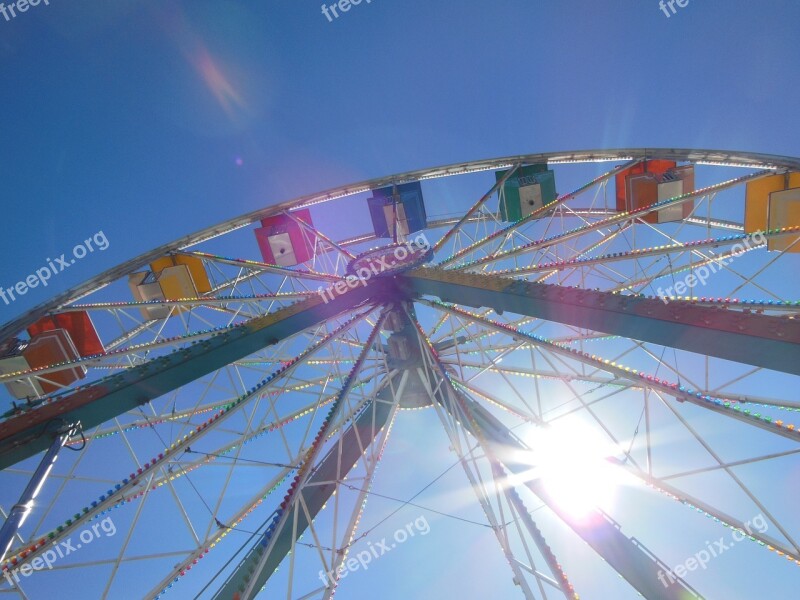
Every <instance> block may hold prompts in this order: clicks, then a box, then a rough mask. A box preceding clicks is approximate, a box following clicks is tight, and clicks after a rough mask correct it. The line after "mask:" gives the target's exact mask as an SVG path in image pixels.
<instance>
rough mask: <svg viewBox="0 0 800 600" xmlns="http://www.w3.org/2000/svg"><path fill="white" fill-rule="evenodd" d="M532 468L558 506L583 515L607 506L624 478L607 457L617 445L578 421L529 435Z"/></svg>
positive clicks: (532, 477) (570, 512) (575, 514)
mask: <svg viewBox="0 0 800 600" xmlns="http://www.w3.org/2000/svg"><path fill="white" fill-rule="evenodd" d="M528 444H529V446H530V448H531V455H530V461H531V463H532V464H533V469H532V471H531V472H530V473H529V474H528V476H527V477H526V478H527V479H539V480H541V482H542V483H543V484H544V487H545V489H546V490H547V492H548V493H549V494H550V495H551V496H552V498H553V499H554V501H555V502H556V504H557V506H558V508H560V509H562V510H564V511H566V512H567V513H568V514H569V515H570V516H571V517H573V518H576V519H582V518H585V517H587V516H588V515H589V514H590V513H591V511H592V509H594V508H606V509H607V508H609V507H610V506H611V505H612V504H613V502H614V500H615V498H616V495H617V493H618V491H619V488H620V486H622V485H623V484H624V483H625V482H626V480H627V478H626V477H625V476H624V473H623V472H622V471H621V469H619V468H617V467H614V465H612V464H610V463H609V462H608V461H607V460H606V458H607V457H609V456H615V455H616V454H617V450H616V448H615V447H614V446H613V445H612V444H611V443H610V442H608V441H607V439H605V438H603V437H602V436H601V435H600V434H599V433H598V432H597V431H596V430H595V429H593V428H591V427H589V426H587V425H585V424H584V423H582V422H581V421H578V420H573V421H572V422H571V423H569V424H566V423H563V424H562V423H559V424H557V425H554V426H551V427H548V428H538V429H536V430H535V431H534V432H533V433H532V435H531V436H530V437H529V439H528Z"/></svg>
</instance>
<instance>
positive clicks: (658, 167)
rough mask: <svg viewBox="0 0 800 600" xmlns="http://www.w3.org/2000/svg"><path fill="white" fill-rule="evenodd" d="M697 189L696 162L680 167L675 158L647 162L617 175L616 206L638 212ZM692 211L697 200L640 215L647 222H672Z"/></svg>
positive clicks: (619, 209) (619, 208) (621, 209)
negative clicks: (695, 178)
mask: <svg viewBox="0 0 800 600" xmlns="http://www.w3.org/2000/svg"><path fill="white" fill-rule="evenodd" d="M694 191H695V187H694V165H684V166H680V167H679V166H678V165H677V163H676V162H675V161H671V160H648V161H644V162H642V163H639V164H637V165H634V166H633V167H631V168H629V169H625V170H624V171H621V172H620V173H617V175H616V206H617V210H618V211H620V212H622V211H627V212H634V211H637V210H641V209H643V208H647V207H648V206H652V205H653V204H655V203H656V202H661V201H663V200H669V199H670V198H675V197H677V196H681V195H683V194H689V193H692V192H694ZM692 210H694V200H688V201H685V202H681V203H677V204H673V205H671V206H666V207H665V208H662V209H660V210H657V211H653V212H650V213H647V214H645V215H642V216H641V217H639V218H641V219H642V220H643V221H646V222H647V223H669V222H673V221H681V220H683V219H685V218H686V217H688V216H689V215H691V214H692Z"/></svg>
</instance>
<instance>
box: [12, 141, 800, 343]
mask: <svg viewBox="0 0 800 600" xmlns="http://www.w3.org/2000/svg"><path fill="white" fill-rule="evenodd" d="M645 159H671V160H682V161H690V162H694V163H696V164H708V165H713V166H730V167H742V168H760V169H773V170H775V171H784V170H800V157H791V156H785V155H777V154H765V153H755V152H747V151H739V150H713V149H686V148H663V147H662V148H620V149H599V150H598V149H594V150H574V151H560V152H544V153H533V154H520V155H511V156H504V157H498V158H488V159H480V160H475V161H468V162H460V163H451V164H447V165H441V166H437V167H428V168H423V169H418V170H414V171H406V172H402V173H397V174H394V175H387V176H382V177H378V178H373V179H368V180H363V181H361V182H358V183H350V184H346V185H342V186H337V187H334V188H329V189H327V190H324V191H322V192H318V193H312V194H306V195H302V196H297V197H295V198H293V199H291V200H287V201H284V202H279V203H277V204H273V205H270V206H268V207H265V208H262V209H259V210H255V211H251V212H249V213H245V214H243V215H238V216H236V217H232V218H231V219H228V220H226V221H222V222H220V223H217V224H215V225H212V226H210V227H206V228H204V229H201V230H198V231H196V232H194V233H191V234H188V235H185V236H183V237H181V238H178V239H176V240H174V241H172V242H168V243H166V244H162V245H161V246H158V247H156V248H154V249H152V250H149V251H147V252H145V253H142V254H140V255H139V256H137V257H135V258H132V259H129V260H127V261H124V262H122V263H119V264H117V265H116V266H114V267H111V268H110V269H107V270H106V271H104V272H102V273H100V274H99V275H96V276H95V277H92V278H90V279H88V280H86V281H84V282H81V283H79V284H78V285H76V286H73V287H72V288H69V289H67V290H65V291H64V292H62V293H60V294H58V295H56V296H55V297H53V298H51V299H49V300H45V301H44V302H42V303H40V304H38V305H36V306H34V307H33V308H31V309H29V310H28V311H26V312H24V313H23V314H21V315H20V316H18V317H16V318H14V319H11V320H9V321H7V322H6V323H4V324H2V325H0V339H5V338H7V337H9V336H11V335H14V334H15V333H17V332H18V331H21V330H22V329H24V328H25V327H27V326H29V325H30V324H31V323H33V322H35V321H36V320H37V319H39V318H41V317H43V316H45V315H47V314H48V313H49V312H51V311H53V310H57V309H58V308H60V307H62V306H65V305H67V304H69V303H71V302H75V301H77V300H79V299H81V298H82V297H84V296H86V295H88V294H90V293H92V292H94V291H97V290H99V289H101V288H103V287H105V286H106V285H108V284H110V283H112V282H114V281H116V280H117V279H119V278H120V277H121V276H122V275H124V274H127V273H131V272H133V271H135V270H136V269H139V268H141V267H142V266H144V265H146V264H148V263H149V262H151V261H153V260H155V259H156V258H158V257H160V256H164V255H166V254H169V253H173V252H176V251H180V250H186V249H188V248H191V247H192V246H195V245H197V244H199V243H202V242H204V241H208V240H210V239H213V238H215V237H218V236H220V235H224V234H227V233H230V232H232V231H235V230H237V229H241V228H243V227H247V226H248V225H251V224H253V223H255V222H257V221H259V220H261V219H264V218H266V217H269V216H273V215H275V214H278V213H281V212H285V211H290V210H299V209H302V208H306V207H310V206H314V205H317V204H323V203H326V202H330V201H334V200H338V199H340V198H345V197H348V196H352V195H355V194H359V193H363V192H367V191H369V190H371V189H377V188H380V187H384V186H387V185H393V184H400V183H405V182H412V181H422V180H425V179H439V178H443V177H450V176H454V175H465V174H469V173H477V172H480V171H489V170H496V169H500V168H508V167H511V166H513V165H514V164H530V163H536V162H547V163H548V164H567V163H593V162H594V163H597V162H609V161H618V160H645Z"/></svg>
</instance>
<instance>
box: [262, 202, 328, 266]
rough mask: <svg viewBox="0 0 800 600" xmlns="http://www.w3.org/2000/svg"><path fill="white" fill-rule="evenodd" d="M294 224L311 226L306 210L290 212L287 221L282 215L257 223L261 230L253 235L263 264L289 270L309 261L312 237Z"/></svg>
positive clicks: (285, 216)
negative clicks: (259, 224)
mask: <svg viewBox="0 0 800 600" xmlns="http://www.w3.org/2000/svg"><path fill="white" fill-rule="evenodd" d="M292 217H294V218H292ZM298 221H302V222H303V223H305V224H307V225H310V226H311V227H313V226H314V224H313V222H312V221H311V212H310V211H309V210H308V209H304V210H298V211H293V212H292V216H291V217H290V216H289V215H285V214H282V215H275V216H272V217H267V218H266V219H262V220H261V227H259V228H258V229H256V230H255V233H256V241H257V242H258V247H259V249H260V250H261V256H262V257H263V259H264V262H265V263H267V264H270V265H278V266H279V267H293V266H295V265H299V264H300V263H304V262H306V261H308V260H311V258H312V257H313V256H314V243H315V239H314V234H313V233H312V232H310V231H308V230H307V229H305V228H304V227H303V226H302V225H301V224H300V223H298Z"/></svg>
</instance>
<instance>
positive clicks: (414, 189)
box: [367, 181, 428, 239]
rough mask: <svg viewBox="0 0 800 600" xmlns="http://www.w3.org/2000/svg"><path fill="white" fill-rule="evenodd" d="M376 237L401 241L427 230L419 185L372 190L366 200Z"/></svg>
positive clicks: (415, 183) (414, 183)
mask: <svg viewBox="0 0 800 600" xmlns="http://www.w3.org/2000/svg"><path fill="white" fill-rule="evenodd" d="M367 206H369V214H370V217H371V218H372V227H373V230H374V231H375V236H376V237H379V238H390V239H394V238H395V232H396V234H397V238H404V237H406V236H408V235H409V234H411V233H414V232H417V231H422V230H423V229H425V228H426V227H427V226H428V215H427V213H426V212H425V201H424V199H423V197H422V185H421V184H420V183H419V182H418V181H415V182H412V183H404V184H401V185H397V186H389V187H385V188H380V189H377V190H372V197H371V198H368V199H367Z"/></svg>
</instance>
